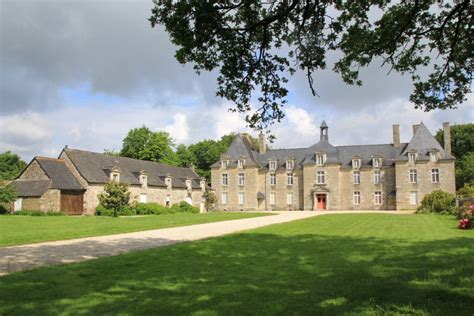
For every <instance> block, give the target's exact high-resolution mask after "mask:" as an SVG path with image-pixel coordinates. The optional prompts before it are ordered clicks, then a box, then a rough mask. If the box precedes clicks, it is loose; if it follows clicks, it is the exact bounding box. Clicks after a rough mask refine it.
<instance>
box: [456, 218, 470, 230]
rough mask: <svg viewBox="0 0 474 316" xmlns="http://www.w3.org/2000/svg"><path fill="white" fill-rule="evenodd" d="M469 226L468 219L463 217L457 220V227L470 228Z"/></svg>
mask: <svg viewBox="0 0 474 316" xmlns="http://www.w3.org/2000/svg"><path fill="white" fill-rule="evenodd" d="M471 227H472V222H471V221H470V220H469V219H467V218H463V219H461V220H459V224H458V228H459V229H471Z"/></svg>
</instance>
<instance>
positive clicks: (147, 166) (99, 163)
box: [64, 148, 201, 189]
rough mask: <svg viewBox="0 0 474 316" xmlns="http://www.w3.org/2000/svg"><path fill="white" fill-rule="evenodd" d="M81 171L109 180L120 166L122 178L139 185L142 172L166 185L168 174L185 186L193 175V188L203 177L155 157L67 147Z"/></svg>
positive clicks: (174, 182) (157, 183)
mask: <svg viewBox="0 0 474 316" xmlns="http://www.w3.org/2000/svg"><path fill="white" fill-rule="evenodd" d="M64 151H65V153H66V154H67V156H68V157H69V158H70V159H71V161H72V163H73V164H74V166H75V167H76V168H77V170H78V171H79V173H80V174H81V175H82V177H84V179H85V180H86V181H87V182H89V183H100V184H102V183H106V182H108V181H109V173H110V170H111V169H112V168H114V167H117V168H119V169H120V182H124V183H127V184H131V185H140V178H139V176H140V172H141V171H145V172H146V173H147V174H148V178H147V183H148V185H149V186H159V187H166V184H165V178H166V176H167V175H170V176H171V178H172V186H173V187H177V188H186V180H187V179H188V178H191V179H192V181H191V185H192V188H195V189H200V186H199V183H200V179H201V178H200V177H199V175H198V174H196V173H195V172H194V171H193V170H192V169H190V168H182V167H175V166H170V165H167V164H162V163H158V162H152V161H144V160H138V159H132V158H127V157H118V156H111V155H105V154H100V153H94V152H90V151H84V150H78V149H70V148H66V149H64Z"/></svg>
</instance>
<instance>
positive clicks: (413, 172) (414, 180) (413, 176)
mask: <svg viewBox="0 0 474 316" xmlns="http://www.w3.org/2000/svg"><path fill="white" fill-rule="evenodd" d="M417 182H418V173H417V171H416V169H410V183H417Z"/></svg>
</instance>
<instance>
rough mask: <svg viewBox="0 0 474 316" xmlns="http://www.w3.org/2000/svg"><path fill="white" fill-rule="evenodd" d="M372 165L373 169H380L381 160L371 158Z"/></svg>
mask: <svg viewBox="0 0 474 316" xmlns="http://www.w3.org/2000/svg"><path fill="white" fill-rule="evenodd" d="M372 165H373V167H374V168H380V167H381V166H382V158H372Z"/></svg>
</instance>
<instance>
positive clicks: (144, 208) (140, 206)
mask: <svg viewBox="0 0 474 316" xmlns="http://www.w3.org/2000/svg"><path fill="white" fill-rule="evenodd" d="M135 210H136V214H137V215H162V214H168V213H169V209H168V208H167V207H166V206H163V205H160V204H158V203H153V202H151V203H137V205H136V206H135Z"/></svg>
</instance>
